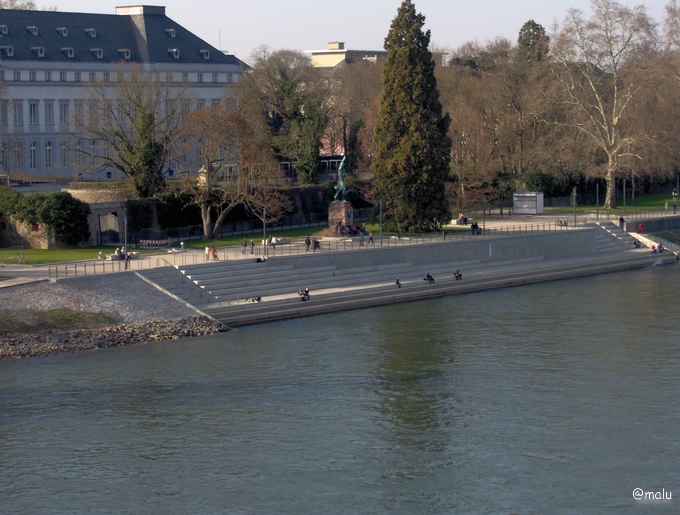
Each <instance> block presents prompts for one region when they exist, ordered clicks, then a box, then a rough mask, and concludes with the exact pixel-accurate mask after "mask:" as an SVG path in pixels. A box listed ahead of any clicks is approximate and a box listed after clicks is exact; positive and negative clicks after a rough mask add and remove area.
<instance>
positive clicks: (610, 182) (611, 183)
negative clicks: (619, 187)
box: [604, 168, 616, 209]
mask: <svg viewBox="0 0 680 515" xmlns="http://www.w3.org/2000/svg"><path fill="white" fill-rule="evenodd" d="M605 179H606V181H607V195H606V196H605V199H604V208H605V209H616V177H615V176H614V170H613V169H611V168H610V169H609V170H607V175H606V176H605Z"/></svg>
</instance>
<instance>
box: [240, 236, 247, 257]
mask: <svg viewBox="0 0 680 515" xmlns="http://www.w3.org/2000/svg"><path fill="white" fill-rule="evenodd" d="M247 248H248V242H247V241H246V239H245V238H243V241H242V242H241V254H244V255H245V253H246V249H247Z"/></svg>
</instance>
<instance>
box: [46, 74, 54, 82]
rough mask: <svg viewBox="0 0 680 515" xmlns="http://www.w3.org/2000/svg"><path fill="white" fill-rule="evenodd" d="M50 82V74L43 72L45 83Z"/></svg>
mask: <svg viewBox="0 0 680 515" xmlns="http://www.w3.org/2000/svg"><path fill="white" fill-rule="evenodd" d="M51 80H52V72H45V82H50V81H51Z"/></svg>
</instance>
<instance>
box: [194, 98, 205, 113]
mask: <svg viewBox="0 0 680 515" xmlns="http://www.w3.org/2000/svg"><path fill="white" fill-rule="evenodd" d="M203 109H205V100H203V99H202V98H201V99H199V100H196V110H197V111H201V110H203Z"/></svg>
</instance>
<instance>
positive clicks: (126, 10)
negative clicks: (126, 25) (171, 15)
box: [116, 5, 165, 16]
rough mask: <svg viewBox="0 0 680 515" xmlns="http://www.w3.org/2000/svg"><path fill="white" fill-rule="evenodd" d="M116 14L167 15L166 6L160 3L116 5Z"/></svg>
mask: <svg viewBox="0 0 680 515" xmlns="http://www.w3.org/2000/svg"><path fill="white" fill-rule="evenodd" d="M116 14H122V15H125V16H134V15H140V14H142V15H143V14H155V15H159V16H165V7H164V6H160V5H126V6H122V7H116Z"/></svg>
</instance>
